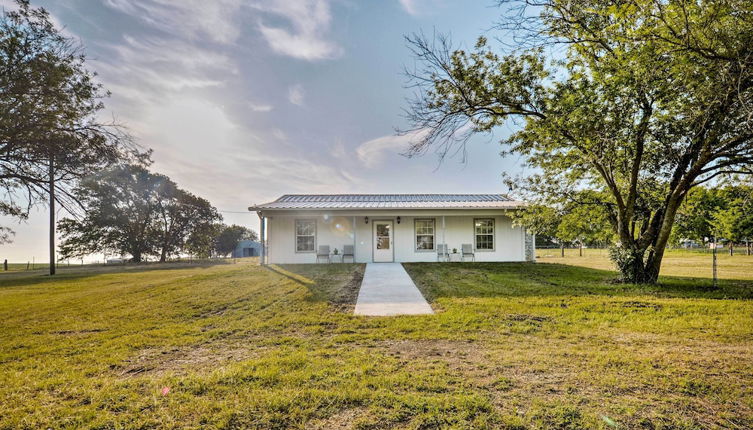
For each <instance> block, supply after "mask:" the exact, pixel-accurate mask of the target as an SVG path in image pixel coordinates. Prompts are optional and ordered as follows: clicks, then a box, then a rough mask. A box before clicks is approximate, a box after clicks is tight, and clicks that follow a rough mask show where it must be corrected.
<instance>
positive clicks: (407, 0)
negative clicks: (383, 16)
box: [400, 0, 418, 15]
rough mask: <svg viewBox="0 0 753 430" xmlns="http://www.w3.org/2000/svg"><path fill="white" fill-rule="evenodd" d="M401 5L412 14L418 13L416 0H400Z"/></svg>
mask: <svg viewBox="0 0 753 430" xmlns="http://www.w3.org/2000/svg"><path fill="white" fill-rule="evenodd" d="M400 6H402V7H403V9H405V11H406V12H408V14H410V15H418V5H417V4H416V0H400Z"/></svg>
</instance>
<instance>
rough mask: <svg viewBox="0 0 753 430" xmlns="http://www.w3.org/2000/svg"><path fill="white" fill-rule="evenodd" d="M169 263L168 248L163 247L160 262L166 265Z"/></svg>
mask: <svg viewBox="0 0 753 430" xmlns="http://www.w3.org/2000/svg"><path fill="white" fill-rule="evenodd" d="M166 261H167V246H163V247H162V253H161V254H160V256H159V262H160V263H164V262H166Z"/></svg>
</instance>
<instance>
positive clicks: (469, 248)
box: [460, 243, 476, 262]
mask: <svg viewBox="0 0 753 430" xmlns="http://www.w3.org/2000/svg"><path fill="white" fill-rule="evenodd" d="M469 256H470V257H471V261H473V262H475V261H476V255H475V254H474V253H473V245H471V244H470V243H464V244H462V245H461V246H460V261H465V257H469Z"/></svg>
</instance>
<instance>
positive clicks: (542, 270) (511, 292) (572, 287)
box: [403, 263, 753, 300]
mask: <svg viewBox="0 0 753 430" xmlns="http://www.w3.org/2000/svg"><path fill="white" fill-rule="evenodd" d="M403 266H404V267H405V269H406V270H407V271H408V274H410V276H411V278H412V279H413V281H414V282H415V283H416V284H417V285H418V287H419V289H420V290H421V292H422V293H423V294H424V295H425V296H426V297H427V299H429V300H434V299H437V298H440V297H495V296H509V297H528V296H560V295H561V296H582V295H615V296H618V295H623V296H624V295H654V296H657V297H682V298H693V297H696V298H716V299H723V298H730V299H751V298H753V281H749V280H721V281H719V285H718V287H716V288H715V287H714V286H713V285H712V282H711V279H706V278H681V277H661V278H660V283H659V284H658V285H634V284H623V283H620V282H617V281H616V277H617V276H616V273H615V272H613V271H609V270H599V269H590V268H585V267H578V266H569V265H564V264H550V263H547V264H534V263H404V264H403Z"/></svg>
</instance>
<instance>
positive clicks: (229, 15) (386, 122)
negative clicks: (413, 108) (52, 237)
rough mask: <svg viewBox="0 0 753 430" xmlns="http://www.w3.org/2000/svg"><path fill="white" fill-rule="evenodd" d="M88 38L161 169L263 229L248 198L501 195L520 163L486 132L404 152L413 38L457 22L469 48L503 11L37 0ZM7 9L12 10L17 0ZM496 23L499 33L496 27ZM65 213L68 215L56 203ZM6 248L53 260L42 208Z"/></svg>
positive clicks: (469, 6)
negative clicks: (451, 146) (444, 151)
mask: <svg viewBox="0 0 753 430" xmlns="http://www.w3.org/2000/svg"><path fill="white" fill-rule="evenodd" d="M32 4H33V5H35V6H43V7H45V8H46V9H48V10H49V11H50V12H51V13H52V15H53V16H54V19H55V20H56V22H58V23H59V24H60V25H61V26H64V27H65V31H66V32H67V33H69V34H70V35H72V36H74V37H76V38H78V39H80V41H81V43H82V45H83V46H84V49H85V51H86V53H87V56H88V64H89V67H90V68H91V69H92V70H95V71H96V72H97V73H98V74H99V79H100V81H101V82H102V83H103V84H104V86H105V87H106V88H107V89H109V90H110V91H111V92H112V97H111V98H110V99H109V100H107V102H106V104H107V112H106V115H112V116H114V117H115V118H116V119H117V120H118V121H120V122H122V123H124V124H125V125H126V126H127V127H128V129H129V130H130V132H131V134H132V135H133V136H134V137H135V138H136V139H137V141H138V142H139V143H140V144H141V145H143V146H144V147H149V148H152V149H154V157H153V159H154V165H153V169H154V170H155V171H158V172H161V173H164V174H167V175H168V176H170V177H171V178H173V179H174V180H175V181H176V182H177V183H178V184H179V186H181V187H183V188H185V189H187V190H189V191H191V192H193V193H195V194H197V195H200V196H202V197H205V198H207V199H209V200H210V201H211V202H212V203H213V204H214V205H215V206H216V207H217V208H218V209H220V210H222V211H225V212H223V216H224V218H225V221H226V222H228V223H238V224H243V225H246V226H249V227H251V228H254V229H257V228H258V218H257V217H256V215H255V214H250V213H249V214H246V213H234V212H244V211H245V209H246V208H247V207H248V206H249V205H251V204H253V203H261V202H265V201H269V200H273V199H275V198H277V197H278V196H279V195H281V194H285V193H343V192H353V193H414V192H415V193H421V192H426V193H442V192H447V193H452V192H473V193H493V192H506V191H507V189H506V188H505V187H504V185H503V184H502V182H501V176H500V175H501V173H502V172H508V173H510V174H513V175H514V174H519V173H521V172H522V167H521V164H522V163H521V160H519V159H517V158H508V159H503V158H502V157H500V156H499V151H500V146H499V144H498V143H497V141H498V137H499V136H500V135H502V134H504V133H505V132H506V131H505V130H500V132H499V133H498V136H497V137H493V136H479V137H478V138H474V139H473V141H472V144H471V145H470V146H469V151H468V154H467V157H466V160H465V162H462V160H461V158H459V157H458V158H452V159H448V160H445V162H444V163H442V164H441V165H440V164H439V163H438V159H437V158H436V156H433V155H431V154H429V155H425V156H422V157H419V158H412V159H409V158H405V157H403V156H402V155H400V153H401V152H402V151H404V150H405V148H406V145H407V144H408V139H409V137H406V136H402V137H398V136H395V134H394V129H395V127H404V126H406V125H407V124H406V122H405V120H404V119H403V117H402V109H403V108H404V107H405V106H406V103H405V99H406V97H409V96H410V90H409V89H406V88H405V83H406V82H405V76H404V75H403V68H404V66H410V65H412V64H413V59H412V57H411V56H410V52H409V50H408V48H407V47H406V44H405V42H404V39H403V37H404V35H406V34H410V33H413V32H417V31H424V32H425V33H429V34H431V33H432V32H434V31H437V32H449V33H451V34H452V38H453V40H454V42H455V43H456V44H457V45H459V46H463V47H468V46H472V45H473V43H474V42H475V39H476V38H477V37H478V36H479V35H481V34H487V35H490V33H488V32H487V29H489V28H490V27H491V26H492V25H493V23H494V21H495V20H496V19H497V18H498V16H499V14H500V12H501V11H500V10H499V9H498V8H496V7H494V5H493V4H494V2H493V1H491V0H490V1H485V0H481V1H473V2H471V1H450V0H380V1H376V0H371V1H356V0H298V1H287V0H286V1H283V0H279V1H253V0H212V1H206V0H101V1H91V0H57V1H52V0H45V1H42V0H37V1H34V0H32ZM0 6H3V7H5V8H9V7H12V4H11V2H10V1H9V0H0ZM491 35H493V33H491ZM64 215H65V214H63V213H61V214H60V216H64ZM2 225H7V226H10V227H11V228H13V229H14V230H16V237H15V241H14V243H12V244H7V245H2V246H0V250H1V251H2V255H3V257H2V258H8V259H9V260H10V261H19V262H20V261H27V260H30V259H31V258H32V257H35V258H36V260H37V261H46V260H47V259H46V257H44V256H46V255H47V254H46V237H47V227H46V215H45V211H44V209H42V208H40V209H39V210H37V211H34V212H33V213H32V216H31V217H30V219H29V220H28V222H26V223H22V224H18V223H17V222H16V221H13V220H10V219H4V220H2Z"/></svg>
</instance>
